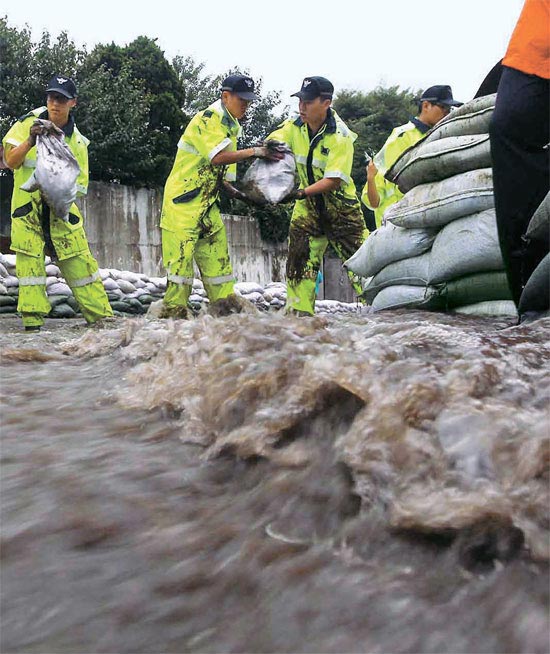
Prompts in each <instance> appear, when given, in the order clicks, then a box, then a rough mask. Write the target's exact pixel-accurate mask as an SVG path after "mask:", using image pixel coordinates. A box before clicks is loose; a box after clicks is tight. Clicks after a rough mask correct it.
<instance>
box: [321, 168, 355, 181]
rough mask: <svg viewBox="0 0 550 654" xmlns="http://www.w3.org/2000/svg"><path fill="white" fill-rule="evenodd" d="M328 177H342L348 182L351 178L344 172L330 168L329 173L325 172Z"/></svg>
mask: <svg viewBox="0 0 550 654" xmlns="http://www.w3.org/2000/svg"><path fill="white" fill-rule="evenodd" d="M325 177H326V178H329V179H330V178H333V179H341V180H343V181H344V182H345V183H346V184H349V183H350V181H351V179H350V178H349V177H348V176H347V175H344V173H341V172H340V171H338V170H329V171H328V173H325Z"/></svg>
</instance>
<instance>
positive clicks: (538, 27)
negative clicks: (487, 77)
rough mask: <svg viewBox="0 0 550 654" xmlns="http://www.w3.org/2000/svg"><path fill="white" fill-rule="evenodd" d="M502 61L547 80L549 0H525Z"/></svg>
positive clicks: (549, 61) (548, 66)
mask: <svg viewBox="0 0 550 654" xmlns="http://www.w3.org/2000/svg"><path fill="white" fill-rule="evenodd" d="M502 63H503V65H504V66H509V67H510V68H515V69H516V70H521V71H522V72H523V73H527V74H529V75H537V76H538V77H544V78H546V79H550V0H525V3H524V5H523V9H522V10H521V14H520V16H519V18H518V22H517V23H516V26H515V28H514V31H513V33H512V37H511V38H510V43H509V44H508V49H507V51H506V54H505V55H504V59H503V60H502Z"/></svg>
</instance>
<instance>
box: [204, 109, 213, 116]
mask: <svg viewBox="0 0 550 654" xmlns="http://www.w3.org/2000/svg"><path fill="white" fill-rule="evenodd" d="M202 115H203V116H204V117H205V118H212V116H213V115H214V112H213V111H212V109H205V110H204V111H203V113H202Z"/></svg>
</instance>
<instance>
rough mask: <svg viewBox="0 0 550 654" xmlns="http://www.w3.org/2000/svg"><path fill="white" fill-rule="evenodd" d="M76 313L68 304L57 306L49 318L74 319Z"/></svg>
mask: <svg viewBox="0 0 550 654" xmlns="http://www.w3.org/2000/svg"><path fill="white" fill-rule="evenodd" d="M75 316H76V312H75V311H74V309H71V307H70V306H69V305H68V304H67V303H61V304H57V305H56V306H55V307H53V309H52V310H51V311H50V313H49V314H48V318H74V317H75Z"/></svg>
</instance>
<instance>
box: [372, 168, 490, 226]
mask: <svg viewBox="0 0 550 654" xmlns="http://www.w3.org/2000/svg"><path fill="white" fill-rule="evenodd" d="M494 206H495V200H494V196H493V170H492V168H480V169H479V170H469V171H467V172H465V173H460V174H459V175H453V176H452V177H448V178H447V179H443V180H440V181H438V182H429V183H427V184H420V186H415V187H414V188H413V189H411V190H410V191H409V192H408V193H406V194H405V195H404V196H403V197H402V198H401V200H399V202H396V203H395V204H392V205H391V206H390V207H388V209H387V210H386V212H385V214H384V220H386V221H389V222H391V223H393V224H394V225H398V226H399V227H407V228H411V227H432V228H433V227H441V226H442V225H446V224H447V223H450V222H451V221H452V220H456V219H457V218H462V217H463V216H469V215H471V214H473V213H478V212H480V211H484V210H485V209H491V208H492V207H494Z"/></svg>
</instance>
